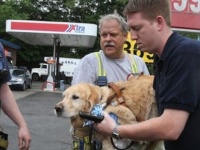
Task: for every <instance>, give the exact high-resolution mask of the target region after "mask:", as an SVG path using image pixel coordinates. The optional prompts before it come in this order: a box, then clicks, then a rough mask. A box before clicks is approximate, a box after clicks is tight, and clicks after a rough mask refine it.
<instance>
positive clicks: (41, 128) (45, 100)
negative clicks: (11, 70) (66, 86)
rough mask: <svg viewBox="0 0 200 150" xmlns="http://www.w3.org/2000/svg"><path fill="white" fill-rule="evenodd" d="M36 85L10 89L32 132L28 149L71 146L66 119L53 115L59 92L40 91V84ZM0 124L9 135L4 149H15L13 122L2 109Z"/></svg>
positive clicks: (54, 149)
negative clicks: (28, 87) (18, 89)
mask: <svg viewBox="0 0 200 150" xmlns="http://www.w3.org/2000/svg"><path fill="white" fill-rule="evenodd" d="M37 86H38V88H37V87H36V88H35V89H31V90H26V91H25V92H23V91H22V92H21V91H14V95H15V97H16V99H17V103H18V105H19V107H20V110H21V112H22V114H23V116H24V117H25V119H26V121H27V123H28V126H29V129H30V132H31V135H32V143H31V148H30V150H69V149H70V147H71V134H70V132H69V130H70V123H69V120H67V119H64V118H58V117H57V116H55V115H54V106H55V104H56V103H57V102H59V101H60V100H61V99H62V94H61V92H58V91H56V92H47V91H42V90H41V88H40V86H41V85H39V84H37ZM24 96H25V97H24ZM0 124H1V125H2V126H3V127H4V131H5V132H7V133H8V134H9V142H10V143H9V147H8V150H18V140H17V131H18V128H17V127H16V125H15V124H14V123H13V122H12V121H11V120H10V119H9V118H8V117H7V116H6V115H5V114H4V113H3V112H1V117H0Z"/></svg>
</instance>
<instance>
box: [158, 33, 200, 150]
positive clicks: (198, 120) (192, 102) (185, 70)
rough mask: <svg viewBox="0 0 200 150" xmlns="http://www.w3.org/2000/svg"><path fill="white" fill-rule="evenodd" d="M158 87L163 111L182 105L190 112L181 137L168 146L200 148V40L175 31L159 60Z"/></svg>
mask: <svg viewBox="0 0 200 150" xmlns="http://www.w3.org/2000/svg"><path fill="white" fill-rule="evenodd" d="M154 89H155V92H156V100H157V103H158V110H159V113H160V114H162V113H163V111H164V109H166V108H169V109H178V110H184V111H187V112H189V113H190V115H189V118H188V121H187V123H186V125H185V128H184V130H183V132H182V133H181V135H180V137H179V139H178V140H175V141H165V147H166V150H199V149H200V42H199V41H197V40H193V39H189V38H186V37H183V36H181V35H179V34H178V33H173V34H172V35H171V36H170V38H169V39H168V41H167V43H166V45H165V47H164V50H163V53H162V55H161V57H160V58H158V60H157V61H156V74H155V80H154Z"/></svg>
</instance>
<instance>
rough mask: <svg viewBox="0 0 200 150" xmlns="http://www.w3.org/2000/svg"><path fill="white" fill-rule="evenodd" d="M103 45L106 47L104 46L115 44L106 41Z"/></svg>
mask: <svg viewBox="0 0 200 150" xmlns="http://www.w3.org/2000/svg"><path fill="white" fill-rule="evenodd" d="M104 46H105V47H106V46H115V44H114V43H110V42H106V43H104Z"/></svg>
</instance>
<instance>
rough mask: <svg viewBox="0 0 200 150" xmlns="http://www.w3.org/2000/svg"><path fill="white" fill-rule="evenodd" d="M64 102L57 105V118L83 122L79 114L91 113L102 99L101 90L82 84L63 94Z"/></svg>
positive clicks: (70, 88)
mask: <svg viewBox="0 0 200 150" xmlns="http://www.w3.org/2000/svg"><path fill="white" fill-rule="evenodd" d="M63 96H64V98H63V100H62V101H61V102H59V103H58V104H56V106H55V113H56V115H57V116H61V117H67V118H71V121H72V122H79V124H80V122H81V121H83V120H82V119H81V118H80V117H79V112H80V111H84V112H90V111H91V109H92V108H93V106H94V105H95V104H97V103H98V102H99V101H100V99H101V90H100V88H99V87H98V86H95V85H92V84H86V83H80V84H76V85H73V86H71V87H69V88H68V89H67V90H66V91H65V92H64V93H63Z"/></svg>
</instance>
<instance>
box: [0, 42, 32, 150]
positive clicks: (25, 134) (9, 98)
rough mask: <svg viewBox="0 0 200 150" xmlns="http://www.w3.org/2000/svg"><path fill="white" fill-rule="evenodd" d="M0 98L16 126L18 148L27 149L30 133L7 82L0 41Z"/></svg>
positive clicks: (7, 73)
mask: <svg viewBox="0 0 200 150" xmlns="http://www.w3.org/2000/svg"><path fill="white" fill-rule="evenodd" d="M0 71H1V73H0V99H1V108H2V110H3V111H4V113H5V114H6V115H7V116H8V117H9V118H10V119H11V120H12V121H13V122H14V123H15V124H16V125H17V126H18V128H19V132H18V140H19V149H20V150H28V149H29V147H30V143H31V135H30V133H29V129H28V127H27V124H26V121H25V120H24V118H23V116H22V114H21V112H20V110H19V107H18V105H17V103H16V100H15V98H14V95H13V93H12V91H11V90H10V88H9V86H8V84H7V82H8V81H9V80H10V79H11V76H10V73H9V69H8V64H7V60H6V57H5V55H4V49H3V46H2V45H1V43H0Z"/></svg>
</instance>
